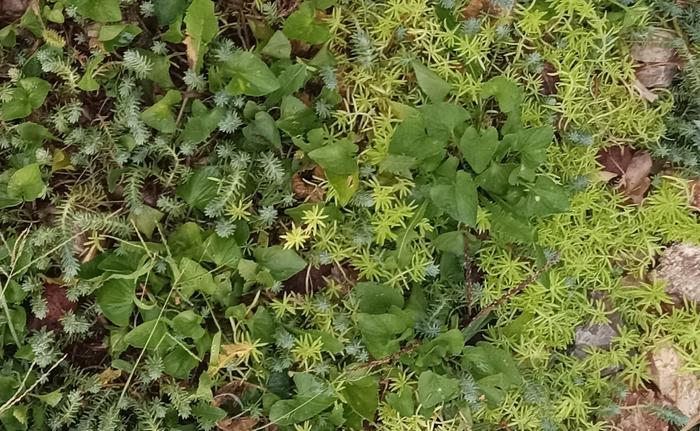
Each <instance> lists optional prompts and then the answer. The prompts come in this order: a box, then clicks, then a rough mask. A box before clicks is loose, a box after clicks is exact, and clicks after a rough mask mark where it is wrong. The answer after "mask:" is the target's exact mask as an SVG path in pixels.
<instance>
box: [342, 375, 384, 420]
mask: <svg viewBox="0 0 700 431" xmlns="http://www.w3.org/2000/svg"><path fill="white" fill-rule="evenodd" d="M343 396H344V397H345V399H346V400H347V402H348V404H349V405H350V407H351V408H352V409H353V410H354V411H355V413H357V414H358V415H360V416H362V418H363V419H366V420H368V421H370V422H372V421H373V420H374V416H375V414H376V412H377V408H378V407H379V379H378V378H377V377H376V376H371V375H370V376H365V377H362V378H361V379H358V380H354V381H352V380H351V381H348V382H346V383H345V389H344V390H343Z"/></svg>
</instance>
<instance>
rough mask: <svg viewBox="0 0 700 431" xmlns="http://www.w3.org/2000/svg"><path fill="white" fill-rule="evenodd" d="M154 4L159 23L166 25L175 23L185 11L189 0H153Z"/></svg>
mask: <svg viewBox="0 0 700 431" xmlns="http://www.w3.org/2000/svg"><path fill="white" fill-rule="evenodd" d="M153 6H154V10H155V15H156V19H157V20H158V25H160V26H164V25H168V24H171V23H173V22H174V21H175V20H176V19H177V17H178V16H181V15H182V14H183V13H184V12H185V8H186V7H187V0H153Z"/></svg>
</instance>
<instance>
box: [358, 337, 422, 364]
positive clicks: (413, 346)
mask: <svg viewBox="0 0 700 431" xmlns="http://www.w3.org/2000/svg"><path fill="white" fill-rule="evenodd" d="M420 346H421V343H418V342H414V343H410V344H407V345H405V346H404V347H403V348H402V349H401V350H399V351H398V352H396V353H394V354H391V355H389V356H387V357H386V358H382V359H376V360H374V361H369V362H365V363H364V364H360V365H358V366H357V368H373V367H376V366H378V365H386V364H388V363H390V362H392V361H394V360H395V359H396V358H398V357H399V356H401V355H404V354H406V353H411V352H413V351H414V350H416V349H417V348H418V347H420Z"/></svg>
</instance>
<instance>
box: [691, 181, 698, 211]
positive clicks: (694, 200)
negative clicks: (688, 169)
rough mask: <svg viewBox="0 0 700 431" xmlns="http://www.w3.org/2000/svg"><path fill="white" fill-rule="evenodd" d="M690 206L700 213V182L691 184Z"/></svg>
mask: <svg viewBox="0 0 700 431" xmlns="http://www.w3.org/2000/svg"><path fill="white" fill-rule="evenodd" d="M690 205H691V206H692V207H693V208H695V209H696V210H697V211H700V180H695V181H691V182H690Z"/></svg>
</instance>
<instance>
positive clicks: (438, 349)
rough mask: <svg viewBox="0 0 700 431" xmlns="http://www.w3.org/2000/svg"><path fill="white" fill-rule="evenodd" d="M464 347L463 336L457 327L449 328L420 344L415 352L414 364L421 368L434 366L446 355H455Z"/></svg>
mask: <svg viewBox="0 0 700 431" xmlns="http://www.w3.org/2000/svg"><path fill="white" fill-rule="evenodd" d="M462 349H464V336H463V335H462V332H461V331H460V330H459V329H450V330H449V331H447V332H445V333H444V334H441V335H440V336H438V337H437V338H435V339H433V340H431V341H429V342H427V343H425V344H423V345H422V346H420V347H419V348H418V349H417V350H416V353H417V355H418V357H417V358H416V365H417V366H419V367H421V368H426V367H435V366H438V365H440V364H441V363H442V360H443V359H444V358H445V357H446V356H457V355H459V354H460V353H461V352H462Z"/></svg>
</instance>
